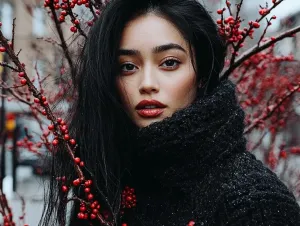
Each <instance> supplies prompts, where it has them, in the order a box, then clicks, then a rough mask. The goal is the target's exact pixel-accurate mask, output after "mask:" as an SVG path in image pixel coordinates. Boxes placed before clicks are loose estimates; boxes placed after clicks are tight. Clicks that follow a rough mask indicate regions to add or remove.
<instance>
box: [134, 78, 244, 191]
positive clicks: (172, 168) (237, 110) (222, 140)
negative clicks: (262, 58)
mask: <svg viewBox="0 0 300 226" xmlns="http://www.w3.org/2000/svg"><path fill="white" fill-rule="evenodd" d="M243 130H244V112H243V110H242V109H241V107H240V106H239V105H238V103H237V99H236V95H235V86H234V84H233V83H232V82H231V81H224V82H222V83H221V84H220V85H219V86H218V87H217V88H216V89H215V90H214V92H213V93H211V94H210V95H209V96H204V97H197V99H196V100H195V102H194V103H192V104H191V105H190V106H189V107H187V108H185V109H182V110H179V111H177V112H175V113H174V114H173V115H172V116H171V117H169V118H166V119H164V120H163V121H160V122H156V123H153V124H151V125H150V126H148V127H145V128H142V129H140V130H139V131H138V134H137V140H138V141H137V144H138V147H137V148H136V150H135V157H134V168H135V169H134V170H133V171H132V172H133V174H134V177H135V181H137V182H138V183H137V184H136V186H137V187H140V186H143V187H144V188H145V189H153V186H154V185H157V186H159V187H158V189H160V186H163V187H165V186H166V187H176V186H178V187H182V186H183V183H184V182H185V181H187V180H194V179H195V178H197V180H198V181H199V180H201V178H202V177H203V176H204V175H205V174H206V173H207V170H209V169H210V167H211V166H212V165H213V164H214V163H215V162H216V161H217V160H218V159H220V158H226V156H227V155H231V154H232V152H239V151H244V150H245V143H246V140H245V138H244V137H243ZM237 147H238V148H237Z"/></svg>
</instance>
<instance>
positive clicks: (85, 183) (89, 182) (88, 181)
mask: <svg viewBox="0 0 300 226" xmlns="http://www.w3.org/2000/svg"><path fill="white" fill-rule="evenodd" d="M84 185H85V186H86V187H90V186H91V185H92V181H91V180H87V181H86V182H84Z"/></svg>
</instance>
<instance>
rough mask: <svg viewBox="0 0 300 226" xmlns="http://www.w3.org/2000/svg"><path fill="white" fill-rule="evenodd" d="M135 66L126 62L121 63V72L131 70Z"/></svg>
mask: <svg viewBox="0 0 300 226" xmlns="http://www.w3.org/2000/svg"><path fill="white" fill-rule="evenodd" d="M135 68H136V66H135V65H133V64H130V63H126V64H122V65H121V71H122V72H132V71H133V70H134V69H135Z"/></svg>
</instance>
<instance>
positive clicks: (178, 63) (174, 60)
mask: <svg viewBox="0 0 300 226" xmlns="http://www.w3.org/2000/svg"><path fill="white" fill-rule="evenodd" d="M167 61H173V62H175V63H176V64H177V65H176V66H169V67H168V66H166V67H167V69H171V70H172V69H175V68H177V67H178V66H179V65H180V64H181V62H180V61H179V60H177V59H175V58H166V59H165V61H164V62H163V63H162V64H161V65H163V64H165V63H166V62H167ZM126 65H133V66H134V67H136V66H135V65H134V64H132V63H124V64H122V65H121V66H120V70H121V72H123V73H130V72H131V71H132V70H128V71H123V70H122V68H123V67H124V66H126ZM161 65H160V66H161Z"/></svg>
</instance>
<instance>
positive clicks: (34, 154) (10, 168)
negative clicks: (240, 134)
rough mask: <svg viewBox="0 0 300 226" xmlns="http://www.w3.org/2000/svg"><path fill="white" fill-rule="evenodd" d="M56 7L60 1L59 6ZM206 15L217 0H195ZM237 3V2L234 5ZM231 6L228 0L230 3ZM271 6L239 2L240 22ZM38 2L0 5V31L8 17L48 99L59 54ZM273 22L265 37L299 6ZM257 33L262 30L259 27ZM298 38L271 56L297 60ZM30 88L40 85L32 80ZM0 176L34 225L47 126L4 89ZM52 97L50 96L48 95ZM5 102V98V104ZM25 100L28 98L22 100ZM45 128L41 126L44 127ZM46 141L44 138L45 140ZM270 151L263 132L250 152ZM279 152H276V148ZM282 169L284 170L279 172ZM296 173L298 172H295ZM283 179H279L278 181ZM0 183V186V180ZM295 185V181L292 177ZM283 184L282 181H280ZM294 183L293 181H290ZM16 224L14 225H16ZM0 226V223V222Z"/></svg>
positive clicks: (11, 0)
mask: <svg viewBox="0 0 300 226" xmlns="http://www.w3.org/2000/svg"><path fill="white" fill-rule="evenodd" d="M61 2H62V1H61ZM200 2H202V3H203V4H204V5H205V6H206V7H207V9H208V10H209V11H211V12H212V14H213V15H214V17H215V18H216V19H217V18H218V16H217V14H216V10H217V9H220V8H223V7H224V1H222V0H206V1H204V0H201V1H200ZM236 2H237V3H239V1H236ZM231 3H232V4H234V3H235V1H234V0H232V1H231ZM266 3H268V4H271V0H267V1H266V0H244V5H243V8H242V11H241V17H242V18H244V19H245V21H246V22H247V21H249V20H254V19H256V18H257V17H258V16H259V14H258V10H259V5H263V6H265V5H266ZM43 5H44V1H39V0H0V21H1V22H2V27H1V30H2V32H3V33H4V35H5V36H6V37H7V38H8V39H10V38H12V29H13V25H12V22H13V18H16V21H15V24H16V27H15V39H14V42H15V43H14V46H15V49H21V52H20V55H19V57H20V59H21V61H22V62H24V63H25V64H26V70H27V72H31V73H32V75H33V77H34V76H36V74H37V73H38V74H39V76H40V79H41V80H43V79H44V80H45V81H46V82H45V83H43V89H45V90H46V92H47V93H48V95H50V96H51V94H52V93H57V92H59V91H60V90H53V87H55V88H56V89H59V85H58V84H59V83H58V81H57V80H56V79H48V75H49V74H51V73H55V74H60V75H63V74H64V71H63V69H64V67H63V61H62V56H61V55H62V53H61V51H58V50H57V49H56V48H53V42H52V41H53V40H56V39H57V34H56V33H55V32H54V30H55V29H54V25H53V24H52V23H51V20H50V19H49V15H48V14H47V12H46V11H45V9H44V6H43ZM74 10H75V11H76V12H77V13H78V14H79V15H81V14H82V16H84V14H83V13H82V12H81V11H80V9H79V8H76V7H75V9H74ZM274 15H276V16H277V19H276V20H275V21H273V22H272V23H273V25H272V26H271V27H270V30H269V33H268V36H272V35H276V34H279V33H281V32H282V31H284V30H286V29H288V28H292V27H294V26H296V25H300V1H298V0H285V1H284V2H283V3H282V4H281V5H280V6H279V7H278V8H276V9H275V10H274ZM260 29H261V31H262V30H263V29H264V27H263V26H261V27H260ZM63 32H64V34H65V35H66V37H68V36H71V34H70V31H69V29H68V28H66V29H65V30H63ZM258 39H259V36H254V39H253V40H251V41H250V45H251V43H257V41H258ZM299 45H300V35H299V34H298V35H296V36H295V37H293V38H289V39H285V40H284V41H282V42H280V44H278V45H277V46H276V49H275V51H276V53H277V54H279V55H288V54H291V53H292V54H294V56H295V58H296V59H298V60H300V48H299ZM5 57H6V56H5V55H4V54H3V53H1V52H0V62H2V61H5ZM0 75H1V82H6V81H8V80H9V78H10V72H9V71H8V70H7V69H5V68H3V67H1V66H0ZM35 85H36V86H37V87H39V86H40V84H39V82H38V80H35ZM0 91H1V96H0V99H1V101H0V135H1V136H0V164H1V165H0V176H1V178H0V179H1V180H2V181H3V183H2V185H1V186H2V188H3V191H4V192H5V194H6V196H7V198H8V201H9V203H10V204H11V207H12V209H13V210H14V215H15V216H22V199H21V198H20V197H22V198H23V199H24V202H25V213H26V215H25V222H26V223H27V224H29V225H37V224H38V221H39V219H40V216H41V212H42V209H43V205H44V202H43V193H44V188H45V187H47V179H48V177H49V174H48V173H49V172H48V167H49V164H50V161H51V157H50V155H48V154H47V149H46V148H45V145H44V144H42V142H41V141H45V140H46V138H49V139H50V138H51V135H49V134H47V133H48V132H47V127H41V124H40V123H38V122H37V120H36V117H35V115H34V114H32V110H31V109H30V108H29V107H28V105H26V104H24V103H21V102H16V101H12V100H13V96H12V94H11V93H9V92H7V90H5V89H0ZM53 95H54V94H53ZM10 97H11V99H10ZM28 100H30V97H28ZM295 112H297V113H298V114H296V115H295V116H294V118H293V120H291V123H290V124H289V125H288V126H287V127H286V129H285V130H284V131H281V132H280V134H279V136H277V137H276V139H278V141H276V142H278V143H281V142H282V141H285V143H287V146H297V145H299V144H300V107H299V104H297V105H295ZM45 124H46V123H45ZM48 135H49V136H50V137H49V136H48ZM259 137H260V136H259V135H258V134H256V133H255V132H253V133H251V135H250V136H249V137H248V138H249V142H253V143H255V142H256V141H257V140H258V139H259ZM269 146H270V136H269V135H268V132H267V133H266V135H265V136H264V137H263V140H262V142H261V145H259V146H257V147H256V150H254V151H253V153H255V154H256V156H257V157H258V158H259V159H263V156H262V154H261V153H263V152H262V151H261V150H264V149H268V148H269ZM278 149H279V148H278ZM299 163H300V162H299V159H297V158H296V157H295V158H293V159H290V161H289V165H284V166H283V165H282V166H280V165H279V166H278V168H276V169H275V172H276V173H277V174H278V175H280V174H282V172H284V174H286V173H288V168H289V167H293V168H295V166H297V165H298V166H299V165H300V164H299ZM283 167H285V169H283ZM298 168H299V170H300V167H298ZM284 178H285V175H281V179H282V180H283V181H284ZM1 180H0V181H1ZM295 180H299V178H298V177H295ZM285 183H288V182H285ZM295 183H297V182H295ZM17 222H18V221H17ZM0 225H1V218H0Z"/></svg>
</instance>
